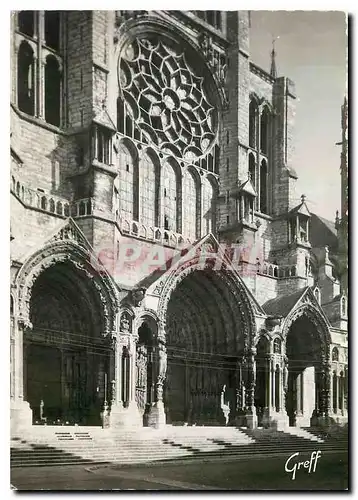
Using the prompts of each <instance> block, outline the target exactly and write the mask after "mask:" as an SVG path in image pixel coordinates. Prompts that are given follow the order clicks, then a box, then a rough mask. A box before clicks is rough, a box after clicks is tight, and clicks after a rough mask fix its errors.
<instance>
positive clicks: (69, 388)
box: [10, 11, 348, 431]
mask: <svg viewBox="0 0 358 500" xmlns="http://www.w3.org/2000/svg"><path fill="white" fill-rule="evenodd" d="M11 19H12V24H11V82H12V85H11V179H10V193H11V221H10V223H11V234H10V245H11V287H10V302H11V307H10V316H11V337H10V338H11V340H10V356H11V383H10V389H11V394H10V397H11V421H12V426H13V428H14V429H17V430H20V431H21V429H24V428H28V427H31V426H32V425H44V424H46V425H88V426H93V425H98V426H103V427H110V428H133V427H134V428H137V427H142V426H152V427H162V426H165V425H210V426H212V425H221V426H225V425H233V426H235V425H237V426H248V427H251V428H253V427H256V426H258V425H260V426H264V427H271V426H272V427H277V428H284V427H285V426H288V425H292V426H302V427H305V426H310V425H321V424H324V425H329V424H330V423H332V422H336V423H338V424H344V423H346V422H347V419H348V397H347V392H348V384H347V380H348V354H347V352H348V337H347V313H348V297H347V279H346V277H347V266H346V260H347V259H346V257H347V255H346V254H347V252H346V250H347V245H346V240H345V238H346V235H347V213H346V210H345V207H346V201H347V200H346V195H347V137H346V136H347V103H346V102H345V104H344V106H343V107H342V148H343V151H342V165H341V167H342V168H341V172H342V186H343V187H342V193H343V194H344V197H345V199H344V201H342V209H341V212H342V213H341V214H338V215H337V217H336V223H335V226H334V224H331V223H330V222H329V221H326V220H323V219H322V218H320V217H319V216H318V215H316V214H314V213H312V212H311V211H310V210H309V208H308V206H307V204H306V200H305V196H303V195H302V196H301V198H300V197H297V193H295V187H296V182H297V178H298V175H299V172H296V171H295V170H294V168H293V166H292V165H293V145H294V115H295V108H296V105H298V103H297V95H296V89H295V85H294V82H292V81H291V80H290V78H288V77H286V76H283V75H280V74H279V73H278V71H277V67H276V52H275V51H274V50H273V51H272V53H271V70H270V71H269V72H267V71H266V70H264V69H263V68H261V67H260V66H258V65H257V64H256V63H255V62H254V61H252V59H251V56H250V44H249V40H250V37H251V36H252V33H251V32H250V27H249V13H248V12H247V11H238V12H235V11H228V12H224V11H188V12H183V11H93V12H89V11H19V12H13V13H12V16H11ZM268 56H269V54H268ZM337 168H338V166H337ZM342 263H343V264H342Z"/></svg>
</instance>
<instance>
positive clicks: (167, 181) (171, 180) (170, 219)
mask: <svg viewBox="0 0 358 500" xmlns="http://www.w3.org/2000/svg"><path fill="white" fill-rule="evenodd" d="M162 178H163V193H162V201H163V209H164V214H163V216H164V227H165V226H167V227H165V229H167V230H169V231H174V232H177V231H178V181H177V175H176V172H175V170H174V167H173V166H172V165H170V164H169V163H168V162H166V163H164V166H163V177H162Z"/></svg>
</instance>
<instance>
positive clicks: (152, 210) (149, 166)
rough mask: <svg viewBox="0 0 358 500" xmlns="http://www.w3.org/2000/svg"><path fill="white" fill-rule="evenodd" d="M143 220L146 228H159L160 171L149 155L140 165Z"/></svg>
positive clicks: (145, 156) (146, 155)
mask: <svg viewBox="0 0 358 500" xmlns="http://www.w3.org/2000/svg"><path fill="white" fill-rule="evenodd" d="M140 186H141V220H140V222H142V224H144V225H145V226H152V227H153V226H158V219H159V217H158V214H159V210H158V206H159V169H158V167H157V165H156V164H155V163H154V161H153V159H152V158H151V157H150V156H149V154H148V153H147V154H145V155H144V157H143V160H142V162H141V165H140Z"/></svg>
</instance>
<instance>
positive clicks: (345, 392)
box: [344, 366, 348, 415]
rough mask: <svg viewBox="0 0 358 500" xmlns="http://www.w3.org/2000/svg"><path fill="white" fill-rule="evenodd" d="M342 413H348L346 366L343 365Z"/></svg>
mask: <svg viewBox="0 0 358 500" xmlns="http://www.w3.org/2000/svg"><path fill="white" fill-rule="evenodd" d="M344 413H345V415H347V414H348V367H347V366H345V367H344Z"/></svg>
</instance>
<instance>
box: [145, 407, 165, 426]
mask: <svg viewBox="0 0 358 500" xmlns="http://www.w3.org/2000/svg"><path fill="white" fill-rule="evenodd" d="M165 425H166V416H165V411H164V403H163V401H158V402H157V403H153V405H152V406H151V407H150V409H149V412H148V426H149V427H155V428H156V429H159V428H160V427H164V426H165Z"/></svg>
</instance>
